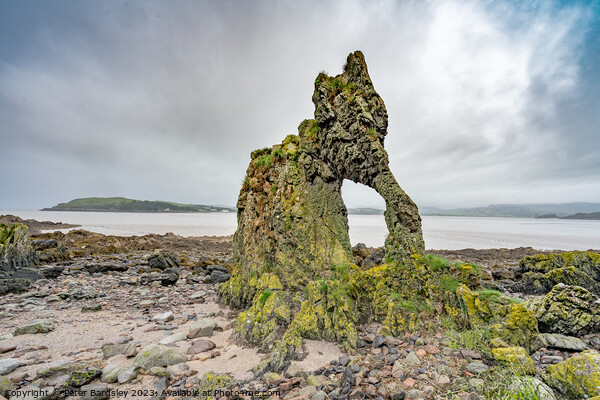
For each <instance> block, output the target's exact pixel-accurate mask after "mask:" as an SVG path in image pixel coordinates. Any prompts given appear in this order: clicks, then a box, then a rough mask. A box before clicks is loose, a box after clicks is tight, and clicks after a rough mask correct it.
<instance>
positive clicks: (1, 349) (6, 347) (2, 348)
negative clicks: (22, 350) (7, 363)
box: [0, 344, 17, 354]
mask: <svg viewBox="0 0 600 400" xmlns="http://www.w3.org/2000/svg"><path fill="white" fill-rule="evenodd" d="M16 348H17V345H16V344H0V354H4V353H8V352H9V351H13V350H15V349H16Z"/></svg>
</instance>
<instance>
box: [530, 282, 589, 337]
mask: <svg viewBox="0 0 600 400" xmlns="http://www.w3.org/2000/svg"><path fill="white" fill-rule="evenodd" d="M524 305H525V306H526V307H528V308H529V309H530V310H531V311H533V313H534V314H535V316H536V318H537V320H538V327H539V330H540V332H545V333H561V334H563V335H569V336H583V335H586V334H589V333H595V332H600V300H599V299H598V297H596V296H595V295H594V294H592V293H590V292H589V291H587V290H586V289H584V288H582V287H579V286H567V285H564V284H558V285H556V286H555V287H554V288H553V289H552V290H551V291H550V293H548V294H547V295H545V296H544V297H542V298H541V299H538V300H536V301H532V302H526V303H525V304H524Z"/></svg>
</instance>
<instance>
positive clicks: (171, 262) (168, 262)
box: [148, 250, 179, 271]
mask: <svg viewBox="0 0 600 400" xmlns="http://www.w3.org/2000/svg"><path fill="white" fill-rule="evenodd" d="M148 265H149V266H150V268H157V269H160V270H161V271H162V270H165V269H167V268H178V267H179V259H178V258H177V257H176V256H175V255H174V254H172V253H169V252H166V251H159V250H158V251H155V252H154V253H153V254H152V255H150V256H149V257H148Z"/></svg>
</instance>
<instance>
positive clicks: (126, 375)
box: [117, 366, 140, 384]
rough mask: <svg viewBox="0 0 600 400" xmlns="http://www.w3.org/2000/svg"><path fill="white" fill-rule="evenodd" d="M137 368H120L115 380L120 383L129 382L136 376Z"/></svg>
mask: <svg viewBox="0 0 600 400" xmlns="http://www.w3.org/2000/svg"><path fill="white" fill-rule="evenodd" d="M139 370H140V368H139V367H136V366H131V367H125V368H121V369H120V370H119V373H118V375H117V381H118V382H119V383H121V384H123V383H127V382H130V381H131V380H133V379H134V378H135V377H136V376H138V373H139Z"/></svg>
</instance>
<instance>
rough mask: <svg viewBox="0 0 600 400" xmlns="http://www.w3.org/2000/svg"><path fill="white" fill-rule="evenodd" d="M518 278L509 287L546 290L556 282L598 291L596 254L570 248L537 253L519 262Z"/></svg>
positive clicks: (599, 266)
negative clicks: (558, 251)
mask: <svg viewBox="0 0 600 400" xmlns="http://www.w3.org/2000/svg"><path fill="white" fill-rule="evenodd" d="M518 275H519V276H517V278H520V281H519V282H518V283H517V284H516V285H515V286H514V287H513V288H512V289H513V290H517V291H521V292H524V293H530V294H546V293H548V292H549V291H550V290H551V289H552V288H553V287H554V286H555V285H556V284H559V283H564V284H565V285H573V286H581V287H583V288H585V289H587V290H589V291H590V292H592V293H595V294H597V295H600V254H596V253H592V252H589V251H573V252H566V253H562V254H538V255H535V256H528V257H525V258H524V259H523V260H521V262H520V273H519V274H518Z"/></svg>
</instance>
